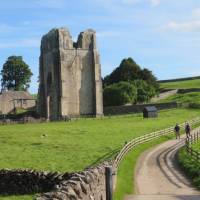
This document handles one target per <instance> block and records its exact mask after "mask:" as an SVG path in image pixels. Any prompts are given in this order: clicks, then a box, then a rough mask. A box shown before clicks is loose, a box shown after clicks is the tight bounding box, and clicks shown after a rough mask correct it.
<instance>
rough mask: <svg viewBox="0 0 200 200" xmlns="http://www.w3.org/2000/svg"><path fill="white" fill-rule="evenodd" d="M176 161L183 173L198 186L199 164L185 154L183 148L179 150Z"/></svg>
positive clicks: (199, 181)
mask: <svg viewBox="0 0 200 200" xmlns="http://www.w3.org/2000/svg"><path fill="white" fill-rule="evenodd" d="M178 162H179V165H180V167H181V168H182V169H183V171H184V172H185V174H186V175H187V176H188V177H190V178H191V179H192V183H193V184H194V185H195V186H196V187H198V188H200V164H199V163H198V162H197V161H195V160H194V159H193V158H192V157H191V156H190V155H189V154H187V152H186V150H185V148H182V149H180V150H179V152H178Z"/></svg>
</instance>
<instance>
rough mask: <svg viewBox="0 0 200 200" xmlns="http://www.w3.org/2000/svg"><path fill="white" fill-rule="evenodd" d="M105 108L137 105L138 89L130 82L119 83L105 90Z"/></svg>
mask: <svg viewBox="0 0 200 200" xmlns="http://www.w3.org/2000/svg"><path fill="white" fill-rule="evenodd" d="M103 97H104V105H105V106H120V105H124V104H126V103H135V102H136V99H137V89H136V88H135V86H134V85H133V84H131V83H128V82H119V83H115V84H112V85H109V86H107V87H106V88H104V92H103Z"/></svg>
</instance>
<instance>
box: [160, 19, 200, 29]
mask: <svg viewBox="0 0 200 200" xmlns="http://www.w3.org/2000/svg"><path fill="white" fill-rule="evenodd" d="M162 29H164V30H172V31H177V32H199V31H200V20H195V21H187V22H176V21H171V22H169V23H168V24H167V25H166V26H164V27H162Z"/></svg>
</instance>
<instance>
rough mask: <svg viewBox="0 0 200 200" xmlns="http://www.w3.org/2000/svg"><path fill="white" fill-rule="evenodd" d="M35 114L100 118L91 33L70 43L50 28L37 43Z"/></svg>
mask: <svg viewBox="0 0 200 200" xmlns="http://www.w3.org/2000/svg"><path fill="white" fill-rule="evenodd" d="M38 94H39V95H38V97H39V98H38V106H37V108H38V112H39V113H40V115H41V116H43V117H46V118H47V119H51V120H56V119H60V118H65V117H76V116H80V115H96V116H97V115H102V114H103V100H102V80H101V65H100V58H99V54H98V50H97V47H96V35H95V32H94V31H93V30H87V31H85V32H81V33H80V34H79V36H78V41H77V42H73V41H72V37H71V35H70V33H69V31H68V30H67V29H65V28H60V29H53V30H51V31H50V32H49V33H48V34H47V35H44V36H43V38H42V42H41V55H40V85H39V92H38Z"/></svg>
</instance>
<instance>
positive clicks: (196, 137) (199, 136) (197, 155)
mask: <svg viewBox="0 0 200 200" xmlns="http://www.w3.org/2000/svg"><path fill="white" fill-rule="evenodd" d="M199 141H200V132H199V131H197V132H196V133H194V134H193V135H191V137H188V138H186V141H185V147H186V151H187V153H188V154H189V155H190V156H191V157H192V158H193V159H194V160H196V161H197V162H199V163H200V152H199V151H196V150H194V149H193V148H192V145H193V144H196V143H198V142H199Z"/></svg>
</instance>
